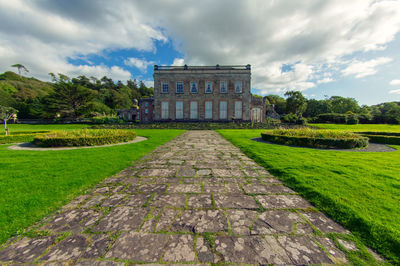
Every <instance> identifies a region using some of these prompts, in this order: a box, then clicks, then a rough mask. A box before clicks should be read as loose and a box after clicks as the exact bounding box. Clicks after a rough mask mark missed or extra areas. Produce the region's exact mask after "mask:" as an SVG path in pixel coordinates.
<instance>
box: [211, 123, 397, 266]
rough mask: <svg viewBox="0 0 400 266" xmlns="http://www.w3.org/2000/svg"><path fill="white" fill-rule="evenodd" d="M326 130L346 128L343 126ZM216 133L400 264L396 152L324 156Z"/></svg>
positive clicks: (251, 133)
mask: <svg viewBox="0 0 400 266" xmlns="http://www.w3.org/2000/svg"><path fill="white" fill-rule="evenodd" d="M335 126H336V127H335ZM362 126H363V129H362V130H377V128H381V129H387V130H390V131H392V130H400V126H395V127H393V126H387V125H378V126H375V125H362ZM347 127H349V128H351V129H352V130H353V129H354V131H359V130H360V129H359V128H356V126H347ZM330 128H332V129H340V130H343V129H345V128H344V127H343V126H342V125H330ZM218 132H219V133H220V134H221V135H222V136H223V137H225V138H226V139H227V140H229V141H231V142H232V143H233V144H234V145H236V146H237V147H239V148H240V149H241V150H242V151H243V152H244V153H245V154H247V155H248V156H249V157H251V158H253V159H254V160H255V161H256V162H257V163H259V164H260V165H262V166H264V167H265V168H266V169H268V170H269V171H270V172H271V173H272V174H274V175H275V176H277V177H278V178H280V179H281V180H283V181H284V182H285V184H286V185H288V186H289V187H291V188H292V189H294V190H295V191H297V192H299V194H301V195H302V196H304V197H305V198H307V199H308V200H309V201H310V202H312V203H313V204H314V205H315V206H316V207H317V208H318V209H319V210H321V211H323V212H324V213H326V214H328V215H329V216H330V217H332V218H333V219H334V220H336V221H338V222H340V223H341V224H343V225H344V226H345V227H347V228H348V229H350V230H351V231H352V232H353V233H354V234H355V235H356V236H357V237H359V238H360V239H362V240H363V242H364V243H366V244H367V245H368V246H370V247H372V248H374V249H375V250H377V251H378V252H379V253H381V254H383V255H384V256H385V257H386V258H388V259H389V260H391V261H392V262H394V263H399V262H400V223H399V218H400V204H399V202H400V176H399V173H400V150H399V151H395V152H387V153H377V152H371V153H364V152H344V151H326V150H316V149H308V148H298V147H288V146H282V145H274V144H266V143H260V142H256V141H252V140H251V139H252V138H257V137H260V134H261V132H263V130H218ZM393 147H395V148H397V149H400V146H393Z"/></svg>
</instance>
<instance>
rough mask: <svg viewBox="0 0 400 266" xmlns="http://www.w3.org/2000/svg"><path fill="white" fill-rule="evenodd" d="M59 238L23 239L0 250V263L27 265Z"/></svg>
mask: <svg viewBox="0 0 400 266" xmlns="http://www.w3.org/2000/svg"><path fill="white" fill-rule="evenodd" d="M58 237H59V236H57V235H52V236H43V237H37V238H27V237H24V238H22V239H21V240H18V241H16V242H15V243H12V244H11V245H10V246H8V247H6V248H4V249H1V250H0V263H1V262H13V263H27V262H31V261H33V260H35V259H36V258H37V257H39V256H40V255H41V254H42V253H43V252H44V251H45V250H46V249H47V248H49V247H50V246H51V245H52V244H54V242H55V241H56V239H57V238H58Z"/></svg>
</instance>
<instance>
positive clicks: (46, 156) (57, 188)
mask: <svg viewBox="0 0 400 266" xmlns="http://www.w3.org/2000/svg"><path fill="white" fill-rule="evenodd" d="M12 126H13V128H12V130H15V131H18V130H20V131H27V130H46V129H47V130H55V129H65V128H67V129H76V128H82V127H83V125H67V126H62V125H40V126H30V125H12ZM75 126H76V127H75ZM135 131H136V132H137V134H138V136H143V137H147V138H148V140H146V141H142V142H138V143H133V144H127V145H121V146H111V147H103V148H93V149H78V150H63V151H15V150H9V149H7V146H9V145H7V144H6V145H0V195H1V197H0V243H3V242H5V241H6V240H7V239H8V238H10V237H11V236H13V235H15V234H17V233H21V232H22V231H23V229H24V228H26V227H28V226H30V225H32V224H34V223H35V222H38V221H40V220H41V219H42V218H43V217H46V216H47V215H49V214H50V213H52V212H54V211H55V210H57V209H58V208H60V207H61V206H63V205H65V204H66V203H67V202H69V201H70V200H72V199H74V198H75V197H76V196H78V195H79V194H82V193H83V192H84V191H85V190H86V189H88V188H90V187H92V186H94V185H95V184H97V183H99V182H100V181H102V180H103V179H104V178H106V177H109V176H111V175H113V174H116V173H117V172H119V171H120V170H122V169H124V168H126V167H127V166H129V165H131V163H132V161H135V160H138V159H139V158H141V157H142V156H144V155H145V154H147V153H148V152H150V151H151V150H153V149H154V148H156V147H157V146H159V145H161V144H164V143H166V142H167V141H169V140H171V139H172V138H174V137H176V136H177V135H179V134H181V133H182V132H184V131H183V130H140V129H138V130H135Z"/></svg>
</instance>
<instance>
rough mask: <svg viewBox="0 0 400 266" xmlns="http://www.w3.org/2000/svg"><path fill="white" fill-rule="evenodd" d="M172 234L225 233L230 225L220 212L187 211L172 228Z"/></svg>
mask: <svg viewBox="0 0 400 266" xmlns="http://www.w3.org/2000/svg"><path fill="white" fill-rule="evenodd" d="M170 231H172V232H193V233H204V232H213V233H216V232H225V231H228V223H227V220H226V217H225V215H224V214H223V212H222V211H220V210H185V211H184V213H183V214H182V216H180V217H178V218H177V219H176V220H175V221H174V222H173V223H172V226H171V228H170Z"/></svg>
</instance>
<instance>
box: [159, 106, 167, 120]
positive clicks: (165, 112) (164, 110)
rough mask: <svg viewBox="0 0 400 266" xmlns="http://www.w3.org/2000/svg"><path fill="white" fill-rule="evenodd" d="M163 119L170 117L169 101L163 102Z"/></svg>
mask: <svg viewBox="0 0 400 266" xmlns="http://www.w3.org/2000/svg"><path fill="white" fill-rule="evenodd" d="M161 119H168V102H162V103H161Z"/></svg>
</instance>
